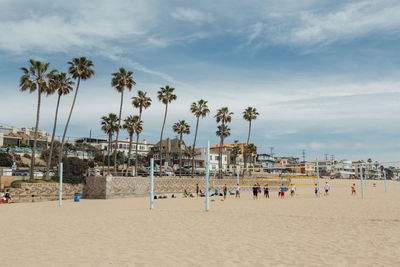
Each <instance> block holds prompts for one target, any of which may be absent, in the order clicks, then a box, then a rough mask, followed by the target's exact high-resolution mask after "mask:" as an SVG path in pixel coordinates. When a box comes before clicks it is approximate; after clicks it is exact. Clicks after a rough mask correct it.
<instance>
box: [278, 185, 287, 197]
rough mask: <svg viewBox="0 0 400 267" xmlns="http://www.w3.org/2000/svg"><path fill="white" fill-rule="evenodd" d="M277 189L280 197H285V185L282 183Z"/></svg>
mask: <svg viewBox="0 0 400 267" xmlns="http://www.w3.org/2000/svg"><path fill="white" fill-rule="evenodd" d="M279 191H280V192H281V194H280V195H281V199H284V198H285V191H286V188H285V186H284V185H283V184H282V185H281V187H280V188H279Z"/></svg>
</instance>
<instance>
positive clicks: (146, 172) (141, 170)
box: [137, 168, 150, 177]
mask: <svg viewBox="0 0 400 267" xmlns="http://www.w3.org/2000/svg"><path fill="white" fill-rule="evenodd" d="M137 175H138V176H144V177H145V176H149V175H150V171H149V169H148V168H138V169H137Z"/></svg>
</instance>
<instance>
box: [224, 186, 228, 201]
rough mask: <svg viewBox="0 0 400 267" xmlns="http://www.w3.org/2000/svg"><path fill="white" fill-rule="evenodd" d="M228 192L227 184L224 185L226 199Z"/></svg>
mask: <svg viewBox="0 0 400 267" xmlns="http://www.w3.org/2000/svg"><path fill="white" fill-rule="evenodd" d="M227 192H228V188H227V187H226V184H225V185H224V199H226V193H227Z"/></svg>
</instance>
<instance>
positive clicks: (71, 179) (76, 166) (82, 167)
mask: <svg viewBox="0 0 400 267" xmlns="http://www.w3.org/2000/svg"><path fill="white" fill-rule="evenodd" d="M62 161H63V163H64V168H63V182H65V183H70V184H80V183H84V178H85V174H86V172H87V170H88V169H89V165H88V163H87V162H85V161H84V160H81V159H80V158H77V157H71V158H68V157H64V158H63V160H62Z"/></svg>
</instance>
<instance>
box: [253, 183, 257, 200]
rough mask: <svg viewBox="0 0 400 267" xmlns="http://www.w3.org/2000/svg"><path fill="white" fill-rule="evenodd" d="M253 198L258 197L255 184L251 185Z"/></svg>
mask: <svg viewBox="0 0 400 267" xmlns="http://www.w3.org/2000/svg"><path fill="white" fill-rule="evenodd" d="M253 199H258V187H257V184H254V186H253Z"/></svg>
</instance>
